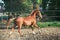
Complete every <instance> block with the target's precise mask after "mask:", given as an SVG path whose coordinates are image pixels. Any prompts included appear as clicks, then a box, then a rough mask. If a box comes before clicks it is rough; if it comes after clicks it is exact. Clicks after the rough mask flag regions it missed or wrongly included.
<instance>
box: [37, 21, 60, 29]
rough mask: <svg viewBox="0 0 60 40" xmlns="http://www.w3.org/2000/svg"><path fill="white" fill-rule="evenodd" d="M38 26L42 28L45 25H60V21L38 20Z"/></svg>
mask: <svg viewBox="0 0 60 40" xmlns="http://www.w3.org/2000/svg"><path fill="white" fill-rule="evenodd" d="M37 24H38V26H39V27H41V28H44V27H60V22H57V21H54V22H37Z"/></svg>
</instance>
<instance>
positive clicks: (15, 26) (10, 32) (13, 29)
mask: <svg viewBox="0 0 60 40" xmlns="http://www.w3.org/2000/svg"><path fill="white" fill-rule="evenodd" d="M15 27H16V24H14V26H13V27H12V31H11V32H10V33H9V35H11V34H12V33H13V32H14V28H15Z"/></svg>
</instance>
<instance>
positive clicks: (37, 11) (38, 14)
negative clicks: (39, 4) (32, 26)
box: [35, 10, 42, 18]
mask: <svg viewBox="0 0 60 40" xmlns="http://www.w3.org/2000/svg"><path fill="white" fill-rule="evenodd" d="M35 12H36V16H38V17H40V18H42V14H41V12H40V10H35Z"/></svg>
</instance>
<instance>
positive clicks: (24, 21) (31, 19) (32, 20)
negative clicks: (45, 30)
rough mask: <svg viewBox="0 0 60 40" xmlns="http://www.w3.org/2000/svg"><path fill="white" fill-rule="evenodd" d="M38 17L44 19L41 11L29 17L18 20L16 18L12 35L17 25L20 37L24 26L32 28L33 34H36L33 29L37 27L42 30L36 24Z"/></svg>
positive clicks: (34, 12) (36, 11)
mask: <svg viewBox="0 0 60 40" xmlns="http://www.w3.org/2000/svg"><path fill="white" fill-rule="evenodd" d="M37 16H39V17H40V18H42V14H41V12H40V10H37V9H35V10H33V11H32V13H31V14H30V15H29V16H27V17H17V18H14V20H15V22H14V26H13V27H12V31H11V32H10V34H12V32H13V31H14V28H15V27H16V25H17V26H18V33H19V34H20V35H21V27H22V26H23V25H26V26H30V27H32V32H33V34H35V32H34V28H33V27H36V28H37V29H38V30H39V29H40V28H39V27H38V25H37V24H36V17H37ZM39 31H40V30H39Z"/></svg>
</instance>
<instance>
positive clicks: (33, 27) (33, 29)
mask: <svg viewBox="0 0 60 40" xmlns="http://www.w3.org/2000/svg"><path fill="white" fill-rule="evenodd" d="M32 33H33V34H36V33H35V32H34V27H33V25H32Z"/></svg>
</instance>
